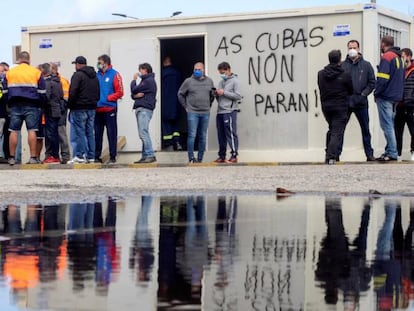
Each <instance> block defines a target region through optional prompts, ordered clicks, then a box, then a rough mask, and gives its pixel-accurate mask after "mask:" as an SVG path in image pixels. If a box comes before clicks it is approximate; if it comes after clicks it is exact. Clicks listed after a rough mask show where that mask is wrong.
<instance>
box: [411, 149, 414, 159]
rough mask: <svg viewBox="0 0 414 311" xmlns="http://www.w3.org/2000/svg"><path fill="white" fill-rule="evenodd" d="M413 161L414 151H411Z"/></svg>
mask: <svg viewBox="0 0 414 311" xmlns="http://www.w3.org/2000/svg"><path fill="white" fill-rule="evenodd" d="M411 161H414V151H411Z"/></svg>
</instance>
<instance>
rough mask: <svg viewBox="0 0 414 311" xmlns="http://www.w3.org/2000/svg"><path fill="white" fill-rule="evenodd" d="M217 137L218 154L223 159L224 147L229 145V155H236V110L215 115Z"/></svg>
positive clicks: (237, 139)
mask: <svg viewBox="0 0 414 311" xmlns="http://www.w3.org/2000/svg"><path fill="white" fill-rule="evenodd" d="M216 125H217V137H218V143H219V152H218V155H219V157H220V158H222V159H224V158H225V157H226V148H227V145H229V147H230V150H231V155H232V156H233V157H234V156H237V155H238V150H239V138H238V136H237V111H233V112H230V113H220V114H217V116H216Z"/></svg>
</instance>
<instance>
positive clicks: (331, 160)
mask: <svg viewBox="0 0 414 311" xmlns="http://www.w3.org/2000/svg"><path fill="white" fill-rule="evenodd" d="M335 163H336V160H335V159H329V160H328V162H327V163H326V164H328V165H335Z"/></svg>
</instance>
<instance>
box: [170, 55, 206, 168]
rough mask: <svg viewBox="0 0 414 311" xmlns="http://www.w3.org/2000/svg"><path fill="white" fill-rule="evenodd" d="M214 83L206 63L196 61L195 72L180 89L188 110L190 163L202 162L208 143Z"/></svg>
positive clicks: (182, 99) (181, 99) (183, 104)
mask: <svg viewBox="0 0 414 311" xmlns="http://www.w3.org/2000/svg"><path fill="white" fill-rule="evenodd" d="M213 88H214V83H213V80H211V79H210V78H209V77H207V76H206V75H205V71H204V64H203V63H200V62H199V63H196V64H195V65H194V70H193V74H192V75H191V77H189V78H187V79H185V81H184V82H183V84H182V85H181V87H180V89H179V90H178V100H179V101H180V104H181V105H182V106H183V107H184V108H185V110H186V111H187V123H188V137H187V152H188V161H189V162H190V163H196V162H202V161H203V156H204V151H205V150H206V143H207V128H208V121H209V119H210V108H211V103H212V102H213V100H214V94H213ZM197 135H198V138H199V141H198V154H197V159H196V158H195V157H194V143H195V139H196V136H197Z"/></svg>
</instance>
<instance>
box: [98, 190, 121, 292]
mask: <svg viewBox="0 0 414 311" xmlns="http://www.w3.org/2000/svg"><path fill="white" fill-rule="evenodd" d="M115 226H116V201H115V200H113V199H112V198H108V208H107V210H106V217H105V222H104V217H103V215H102V203H100V202H98V203H95V209H94V217H93V227H94V228H105V230H98V231H97V232H96V233H95V245H96V272H95V273H96V276H95V281H96V290H97V291H98V293H99V294H101V295H107V294H108V289H109V284H110V283H111V282H112V281H113V278H114V275H116V274H115V273H116V272H117V270H118V262H119V258H118V257H119V255H118V251H117V246H116V239H115Z"/></svg>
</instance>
